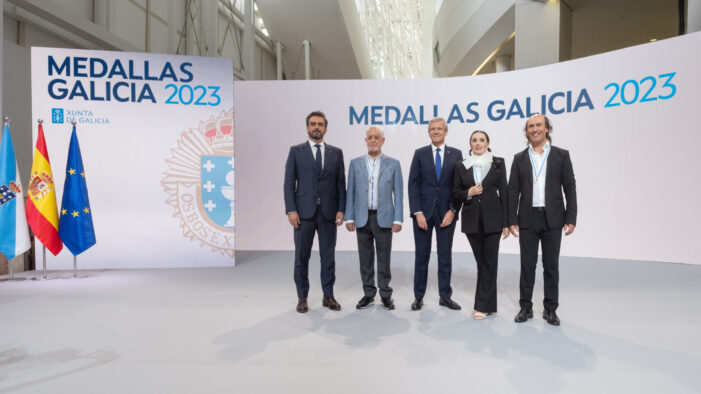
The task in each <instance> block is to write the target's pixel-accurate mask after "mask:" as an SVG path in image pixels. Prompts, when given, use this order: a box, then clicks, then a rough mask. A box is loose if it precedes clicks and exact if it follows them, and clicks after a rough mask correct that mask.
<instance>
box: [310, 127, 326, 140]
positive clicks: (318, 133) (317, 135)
mask: <svg viewBox="0 0 701 394" xmlns="http://www.w3.org/2000/svg"><path fill="white" fill-rule="evenodd" d="M307 134H308V135H309V138H311V139H313V140H320V139H321V137H323V136H324V135H323V134H322V133H321V130H319V129H314V130H311V131H308V132H307Z"/></svg>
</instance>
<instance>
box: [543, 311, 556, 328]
mask: <svg viewBox="0 0 701 394" xmlns="http://www.w3.org/2000/svg"><path fill="white" fill-rule="evenodd" d="M543 319H545V321H547V322H548V324H550V325H551V326H559V325H560V318H559V317H557V313H555V312H550V311H544V312H543Z"/></svg>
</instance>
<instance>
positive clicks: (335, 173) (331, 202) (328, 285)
mask: <svg viewBox="0 0 701 394" xmlns="http://www.w3.org/2000/svg"><path fill="white" fill-rule="evenodd" d="M327 126H328V121H327V120H326V116H325V115H324V113H323V112H320V111H314V112H312V113H310V114H309V115H307V134H308V135H309V140H308V141H305V142H303V143H301V144H299V145H295V146H293V147H291V148H290V153H289V155H288V156H287V163H286V164H285V184H284V193H285V210H286V212H287V219H288V220H289V222H290V224H291V225H292V227H294V240H295V266H294V280H295V285H296V286H297V296H298V297H299V299H298V301H297V312H299V313H305V312H307V311H308V310H309V306H308V304H307V294H308V293H309V272H308V271H309V257H310V256H311V252H312V243H313V242H314V233H315V232H316V233H317V234H318V235H319V254H320V257H321V287H322V289H323V292H324V298H323V302H322V305H323V306H325V307H327V308H329V309H331V310H335V311H337V310H340V309H341V305H340V304H339V303H338V302H337V301H336V299H335V298H334V295H333V284H334V282H335V281H336V275H335V269H336V262H335V260H334V253H335V249H336V226H340V225H341V224H342V223H343V214H344V212H345V209H346V176H345V170H344V163H343V152H342V151H341V150H340V149H338V148H336V147H333V146H331V145H328V144H326V143H324V134H326V128H327Z"/></svg>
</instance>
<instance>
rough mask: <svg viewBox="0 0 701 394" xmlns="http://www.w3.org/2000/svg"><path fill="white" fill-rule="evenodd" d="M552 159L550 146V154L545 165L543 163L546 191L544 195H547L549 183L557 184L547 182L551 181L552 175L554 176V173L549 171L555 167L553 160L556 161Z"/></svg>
mask: <svg viewBox="0 0 701 394" xmlns="http://www.w3.org/2000/svg"><path fill="white" fill-rule="evenodd" d="M552 157H553V147H552V145H550V153H548V158H547V159H546V163H545V190H546V192H545V195H547V194H548V193H547V190H548V185H549V184H551V183H552V184H557V182H555V183H553V182H549V181H552V177H553V175H552V174H554V172H553V171H550V170H551V169H552V168H553V166H554V165H555V164H554V163H555V160H557V159H553V158H552Z"/></svg>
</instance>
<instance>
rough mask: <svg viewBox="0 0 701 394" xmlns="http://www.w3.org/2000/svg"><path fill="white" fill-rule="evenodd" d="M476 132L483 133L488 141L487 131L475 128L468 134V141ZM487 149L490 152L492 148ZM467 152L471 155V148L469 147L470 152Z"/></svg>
mask: <svg viewBox="0 0 701 394" xmlns="http://www.w3.org/2000/svg"><path fill="white" fill-rule="evenodd" d="M477 133H482V134H484V136H485V137H487V142H489V134H487V132H486V131H484V130H475V131H473V132H472V134H470V142H472V136H473V135H475V134H477ZM487 151H489V152H491V151H492V148H487ZM468 153H469V154H470V156H472V148H470V152H468Z"/></svg>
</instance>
